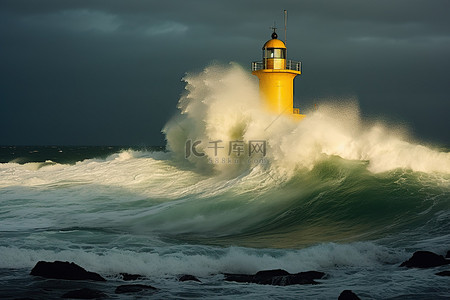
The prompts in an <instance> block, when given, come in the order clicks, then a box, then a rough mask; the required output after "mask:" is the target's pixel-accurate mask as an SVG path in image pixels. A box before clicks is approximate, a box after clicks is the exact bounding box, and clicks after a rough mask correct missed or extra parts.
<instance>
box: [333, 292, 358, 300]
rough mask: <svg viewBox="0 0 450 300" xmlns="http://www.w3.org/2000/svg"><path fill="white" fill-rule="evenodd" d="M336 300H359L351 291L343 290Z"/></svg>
mask: <svg viewBox="0 0 450 300" xmlns="http://www.w3.org/2000/svg"><path fill="white" fill-rule="evenodd" d="M338 300H360V298H359V297H358V296H356V294H355V293H353V292H352V291H351V290H345V291H342V293H341V294H340V295H339V298H338Z"/></svg>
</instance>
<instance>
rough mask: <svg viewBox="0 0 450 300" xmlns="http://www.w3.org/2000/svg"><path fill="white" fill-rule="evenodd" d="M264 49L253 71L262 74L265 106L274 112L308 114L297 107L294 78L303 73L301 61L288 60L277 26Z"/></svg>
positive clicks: (294, 114) (261, 88)
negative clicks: (260, 59) (276, 30)
mask: <svg viewBox="0 0 450 300" xmlns="http://www.w3.org/2000/svg"><path fill="white" fill-rule="evenodd" d="M262 50H263V53H262V61H257V62H253V63H252V74H253V75H256V76H257V77H258V78H259V93H260V96H261V100H262V101H263V104H264V106H265V107H266V108H267V109H268V110H269V111H271V112H273V113H274V114H277V115H282V114H284V115H290V116H293V117H294V118H295V119H297V120H301V119H303V118H304V117H305V115H304V114H300V109H299V108H294V78H295V76H297V75H300V74H301V73H302V71H301V66H302V65H301V62H298V61H292V60H287V58H286V52H287V51H286V50H287V49H286V45H285V43H284V42H283V41H281V40H279V39H278V35H277V33H276V32H275V28H274V30H273V33H272V39H270V40H268V41H267V42H266V43H265V44H264V46H263V48H262Z"/></svg>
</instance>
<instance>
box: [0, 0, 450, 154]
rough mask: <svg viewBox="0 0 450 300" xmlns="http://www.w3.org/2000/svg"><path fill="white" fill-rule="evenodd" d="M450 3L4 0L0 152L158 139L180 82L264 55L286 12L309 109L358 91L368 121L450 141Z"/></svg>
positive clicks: (299, 92)
mask: <svg viewBox="0 0 450 300" xmlns="http://www.w3.org/2000/svg"><path fill="white" fill-rule="evenodd" d="M449 8H450V2H448V1H436V0H433V1H411V0H409V1H398V0H397V1H357V0H346V1H331V0H329V1H326V0H310V1H277V2H276V3H275V2H274V1H265V0H264V1H257V2H255V1H230V0H228V1H206V0H205V1H199V0H196V1H194V0H190V1H186V0H183V1H181V0H179V1H178V0H177V1H133V0H128V1H116V0H108V1H95V0H89V1H79V0H77V1H67V0H66V1H60V0H53V1H23V0H12V1H7V0H3V1H1V2H0V40H1V41H2V44H1V45H0V54H1V56H0V79H1V81H2V86H1V89H0V97H1V98H0V99H1V106H2V109H1V111H0V119H1V121H0V122H1V123H0V125H1V128H2V129H1V135H0V143H1V144H163V136H162V135H161V134H160V132H159V131H160V129H161V128H162V127H163V125H164V123H165V122H166V121H167V119H168V118H169V117H170V116H171V115H172V114H173V113H174V112H175V109H176V108H175V107H176V102H177V100H178V97H179V94H180V93H181V92H182V89H183V84H182V83H181V82H180V79H181V78H182V77H183V75H184V73H185V72H190V71H195V70H199V69H201V68H202V67H204V66H206V65H208V64H209V63H210V62H211V61H212V60H219V61H222V62H225V63H227V62H228V61H236V62H238V63H240V64H242V65H244V66H248V65H249V63H250V61H252V60H258V59H259V58H260V49H261V46H262V44H263V43H264V42H265V41H266V39H268V38H269V35H270V29H269V27H271V26H272V25H273V21H276V24H277V26H278V27H282V25H283V9H287V10H288V11H289V18H288V24H289V27H288V46H289V55H290V56H291V58H292V59H298V60H302V61H303V64H304V70H303V71H304V73H303V74H302V76H301V77H300V78H299V79H296V99H295V100H296V101H299V102H300V103H301V105H302V106H303V107H311V106H312V105H313V103H314V102H316V101H320V99H324V98H327V97H336V98H339V97H342V96H346V95H352V96H356V97H358V99H359V102H360V105H361V108H362V111H363V113H364V114H365V115H368V116H371V115H379V116H385V117H387V118H397V119H398V120H401V121H404V122H407V123H409V124H410V126H411V127H412V129H413V130H414V131H415V132H416V135H418V136H419V137H420V138H422V139H425V140H427V139H429V140H438V141H440V142H442V143H443V144H446V145H448V144H449V143H450V137H449V135H448V133H447V131H448V130H447V129H448V127H449V121H448V118H447V117H446V115H447V114H448V111H449V101H448V100H449V99H448V98H449V97H448V95H449V92H450V87H448V81H449V75H448V74H447V73H448V69H449V68H450V59H449V58H450V54H449V53H450V18H448V17H447V12H448V11H449ZM282 32H283V30H282V28H280V29H279V33H280V37H281V38H283V33H282ZM318 99H319V100H318Z"/></svg>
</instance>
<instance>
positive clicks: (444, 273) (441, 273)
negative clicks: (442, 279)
mask: <svg viewBox="0 0 450 300" xmlns="http://www.w3.org/2000/svg"><path fill="white" fill-rule="evenodd" d="M436 275H438V276H450V271H442V272H439V273H436Z"/></svg>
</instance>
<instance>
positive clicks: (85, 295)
mask: <svg viewBox="0 0 450 300" xmlns="http://www.w3.org/2000/svg"><path fill="white" fill-rule="evenodd" d="M105 297H108V295H106V294H105V293H103V292H101V291H99V290H94V289H88V288H83V289H79V290H75V291H70V292H67V293H65V294H64V295H62V296H61V298H70V299H98V298H105Z"/></svg>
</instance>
